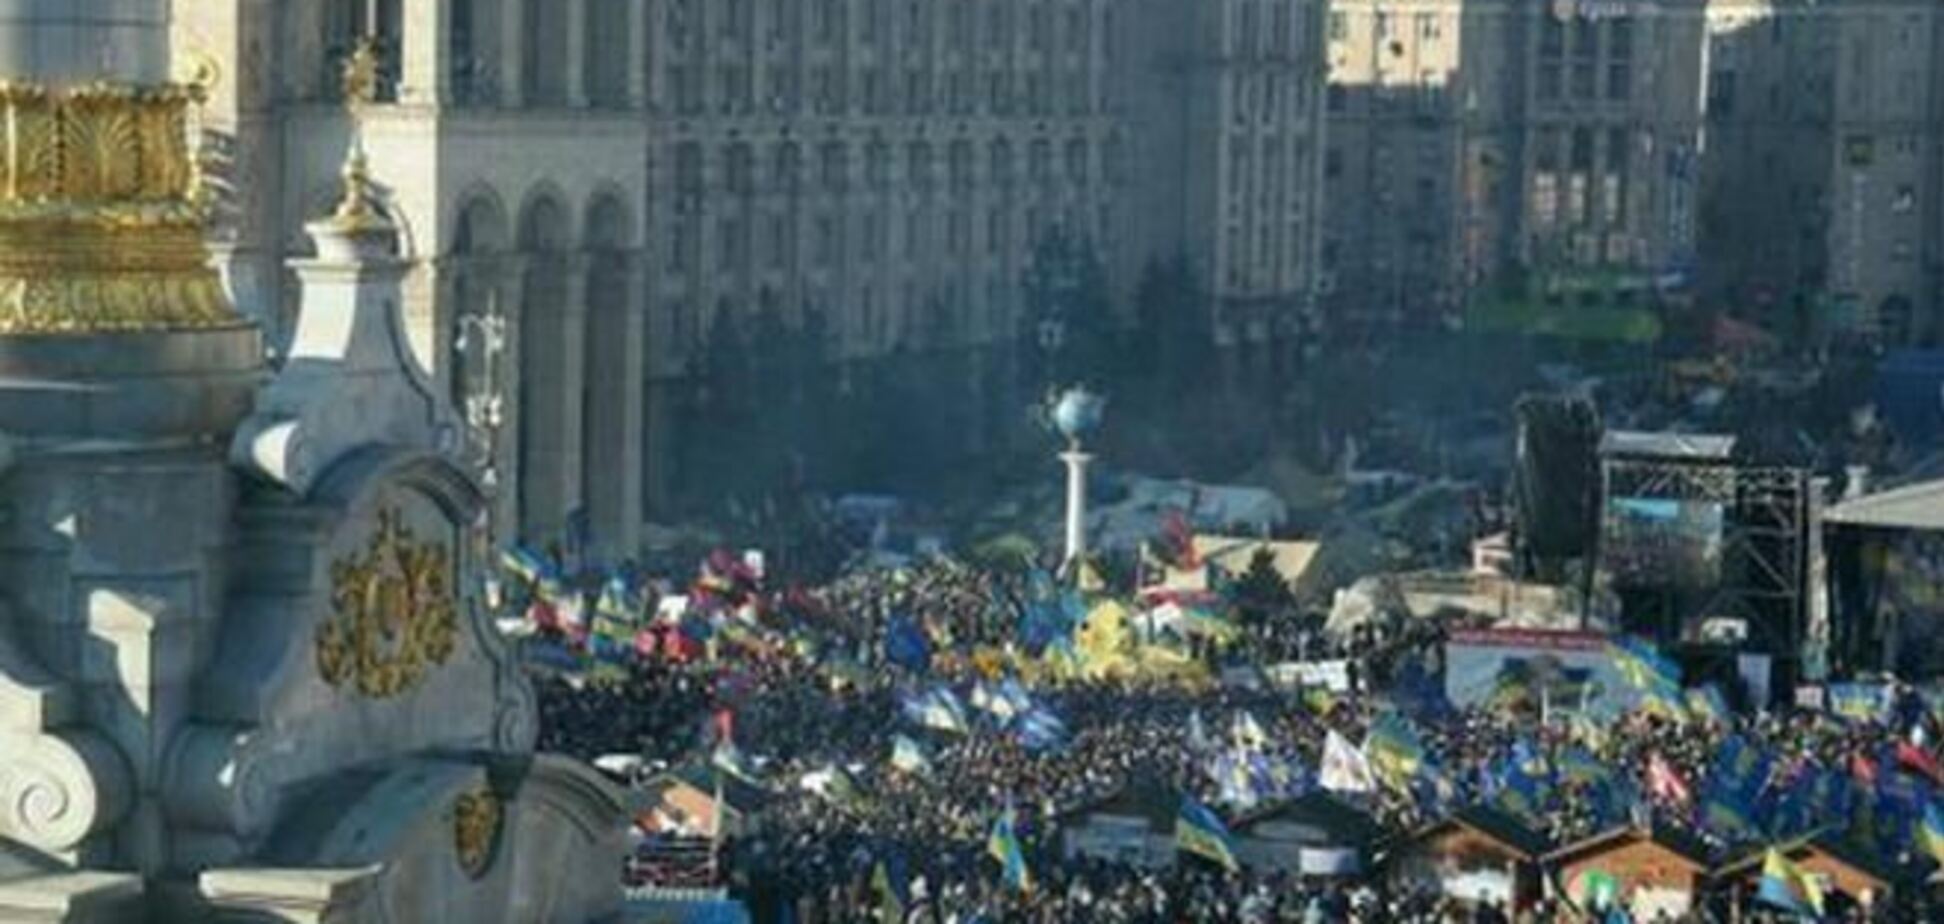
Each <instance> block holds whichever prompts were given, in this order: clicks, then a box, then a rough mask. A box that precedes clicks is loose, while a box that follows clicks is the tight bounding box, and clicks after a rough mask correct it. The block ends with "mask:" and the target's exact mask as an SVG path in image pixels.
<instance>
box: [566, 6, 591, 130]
mask: <svg viewBox="0 0 1944 924" xmlns="http://www.w3.org/2000/svg"><path fill="white" fill-rule="evenodd" d="M587 3H588V0H566V3H565V6H566V10H565V12H566V14H567V105H568V106H571V107H573V108H575V109H585V108H587Z"/></svg>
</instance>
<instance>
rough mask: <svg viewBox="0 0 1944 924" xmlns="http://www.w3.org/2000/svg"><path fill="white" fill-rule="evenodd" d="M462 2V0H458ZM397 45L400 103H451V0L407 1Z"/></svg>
mask: <svg viewBox="0 0 1944 924" xmlns="http://www.w3.org/2000/svg"><path fill="white" fill-rule="evenodd" d="M461 2H464V0H461ZM403 15H404V18H405V22H404V29H405V34H404V35H403V36H401V41H400V45H401V47H402V48H403V51H404V60H403V61H402V62H400V63H401V64H402V65H403V67H402V68H401V70H400V76H401V80H400V85H399V88H398V99H399V102H402V103H410V104H416V105H422V106H444V105H447V104H449V103H451V102H452V60H451V57H452V42H451V38H450V35H451V32H452V19H451V3H449V2H444V0H441V2H436V3H406V4H405V5H404V13H403Z"/></svg>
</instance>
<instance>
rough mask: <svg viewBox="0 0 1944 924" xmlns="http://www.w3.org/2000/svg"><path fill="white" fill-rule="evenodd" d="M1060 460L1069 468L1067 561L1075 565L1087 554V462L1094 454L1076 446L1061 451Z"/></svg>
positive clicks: (1090, 460) (1069, 564)
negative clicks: (1082, 450)
mask: <svg viewBox="0 0 1944 924" xmlns="http://www.w3.org/2000/svg"><path fill="white" fill-rule="evenodd" d="M1060 461H1061V462H1065V463H1066V470H1067V504H1066V559H1065V561H1066V564H1067V565H1068V566H1069V567H1074V566H1078V565H1079V564H1080V562H1081V561H1083V560H1084V559H1085V558H1086V556H1087V463H1089V462H1092V461H1093V456H1092V455H1091V454H1089V453H1085V452H1081V451H1080V450H1079V449H1078V448H1074V449H1070V450H1068V451H1066V452H1063V453H1060Z"/></svg>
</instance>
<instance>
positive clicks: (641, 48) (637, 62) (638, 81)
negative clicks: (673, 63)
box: [628, 0, 655, 109]
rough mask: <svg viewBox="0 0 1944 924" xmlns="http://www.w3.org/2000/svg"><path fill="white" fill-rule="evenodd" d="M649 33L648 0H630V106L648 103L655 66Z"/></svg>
mask: <svg viewBox="0 0 1944 924" xmlns="http://www.w3.org/2000/svg"><path fill="white" fill-rule="evenodd" d="M653 42H654V39H653V38H652V37H651V36H650V35H649V34H648V0H628V108H630V109H641V108H643V107H645V106H647V105H648V78H649V72H650V71H651V70H653V69H654V66H655V51H654V49H653V48H652V47H650V46H651V45H652V43H653Z"/></svg>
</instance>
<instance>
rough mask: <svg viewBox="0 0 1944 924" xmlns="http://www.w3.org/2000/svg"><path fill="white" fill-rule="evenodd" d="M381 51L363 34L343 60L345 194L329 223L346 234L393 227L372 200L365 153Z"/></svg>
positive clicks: (375, 192) (374, 197) (375, 191)
mask: <svg viewBox="0 0 1944 924" xmlns="http://www.w3.org/2000/svg"><path fill="white" fill-rule="evenodd" d="M382 55H383V53H382V52H381V51H380V50H379V48H378V40H377V39H375V38H373V37H371V36H365V37H364V38H362V39H360V40H359V41H358V46H357V47H356V48H355V49H353V50H352V52H351V56H350V57H349V58H347V59H345V62H344V73H343V80H344V100H345V103H346V105H347V108H348V109H349V110H350V115H351V137H352V143H351V152H350V154H349V156H347V157H346V158H345V160H344V170H343V174H342V175H343V178H344V195H343V197H342V198H340V199H339V200H338V205H337V210H336V211H335V212H334V213H333V214H332V215H331V224H332V225H333V226H335V227H336V228H337V229H338V230H339V231H342V232H344V233H346V234H353V235H357V234H374V233H383V232H387V231H390V230H392V225H391V222H390V221H388V220H386V218H385V216H384V215H383V213H381V212H379V210H378V208H377V206H376V205H375V204H374V203H376V202H377V201H378V189H377V187H376V186H374V185H373V184H372V181H371V162H370V160H369V159H368V158H366V157H365V151H364V125H363V112H364V110H365V108H366V107H368V106H371V105H372V104H374V103H376V102H377V101H378V79H379V68H380V66H381V62H382V60H383V58H382Z"/></svg>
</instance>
